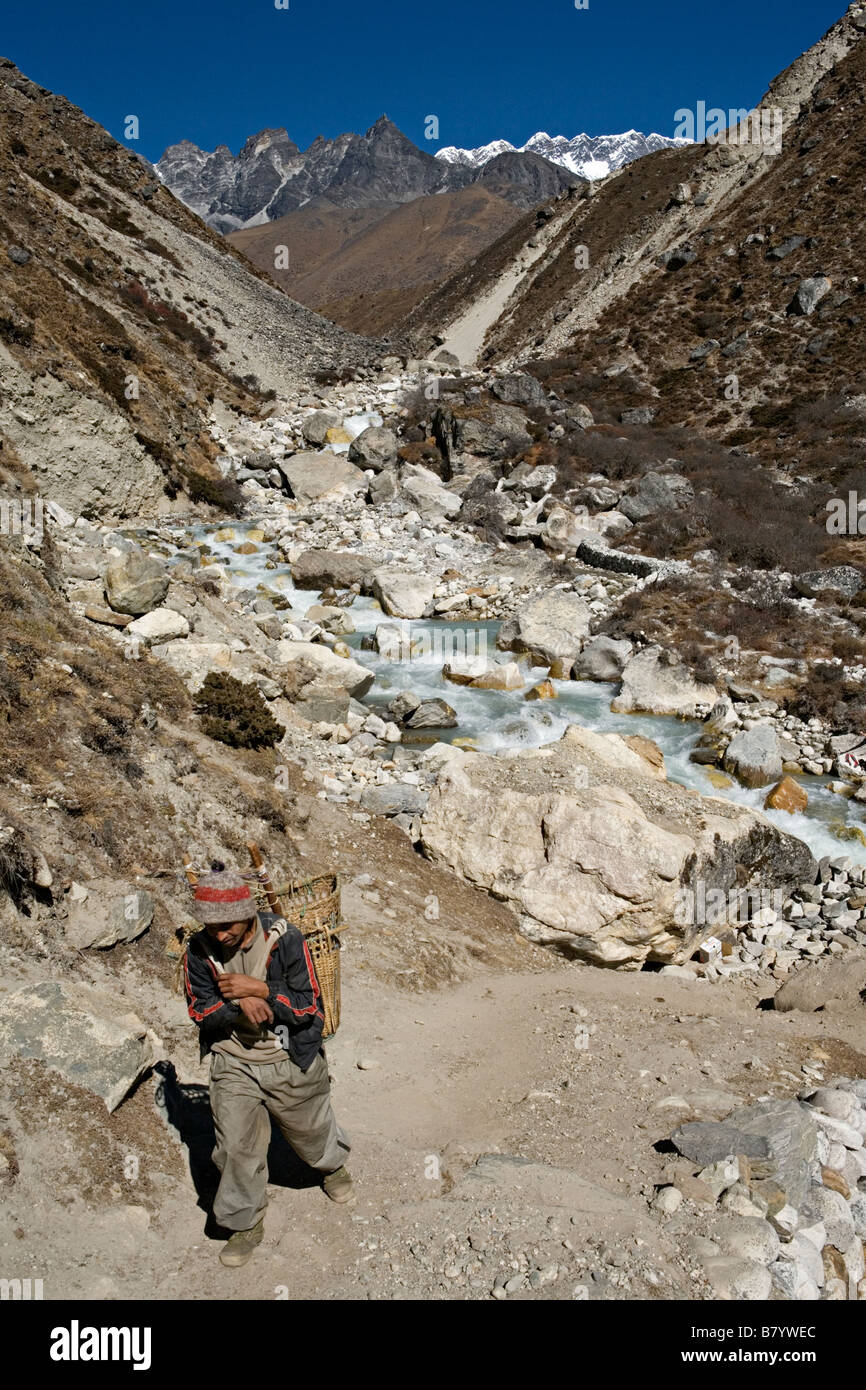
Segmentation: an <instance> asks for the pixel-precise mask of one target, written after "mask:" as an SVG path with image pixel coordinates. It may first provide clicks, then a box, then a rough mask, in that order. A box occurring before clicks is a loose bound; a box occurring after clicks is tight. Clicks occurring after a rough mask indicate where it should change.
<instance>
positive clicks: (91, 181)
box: [0, 60, 375, 518]
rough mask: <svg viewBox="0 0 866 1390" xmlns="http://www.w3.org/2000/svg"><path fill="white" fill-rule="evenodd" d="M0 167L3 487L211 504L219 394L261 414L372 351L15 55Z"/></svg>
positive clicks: (146, 505) (119, 509) (0, 79)
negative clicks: (258, 267)
mask: <svg viewBox="0 0 866 1390" xmlns="http://www.w3.org/2000/svg"><path fill="white" fill-rule="evenodd" d="M0 171H2V178H0V189H2V192H0V242H2V248H0V361H2V375H3V392H2V398H0V440H2V450H0V464H2V466H3V477H4V490H6V491H7V492H8V491H9V490H10V489H12V490H13V491H14V489H16V488H17V487H18V486H21V487H24V488H25V489H27V490H33V489H36V490H38V491H39V492H40V493H41V494H42V495H43V497H44V498H47V499H50V500H51V501H53V502H55V503H59V504H60V505H62V506H63V507H64V508H65V509H67V510H68V511H70V512H72V513H74V514H75V515H78V514H79V513H82V512H83V513H85V514H86V515H88V516H90V517H100V518H102V517H108V516H112V515H114V516H131V515H135V514H137V513H139V512H140V511H142V510H153V509H155V508H156V507H158V506H169V505H171V503H172V500H173V499H176V498H178V497H180V496H181V495H184V494H186V495H188V496H192V497H205V496H206V495H208V493H209V492H210V491H212V487H213V485H214V484H215V483H218V481H219V473H218V470H216V469H215V468H214V465H213V460H214V457H215V452H216V451H215V449H214V447H213V443H212V441H211V440H210V438H209V436H208V432H207V419H208V415H209V413H210V408H211V404H212V403H213V401H214V400H215V399H216V398H219V399H220V400H222V401H223V402H225V403H226V404H228V405H237V406H242V407H243V408H244V409H245V410H247V411H254V410H256V409H260V408H266V403H267V400H268V399H269V398H271V397H273V395H274V394H275V393H280V392H285V391H287V390H290V389H293V388H294V386H295V385H296V384H297V382H299V381H301V380H303V379H305V378H307V377H309V375H310V374H311V373H313V372H315V371H316V370H319V369H321V368H323V367H325V366H329V367H332V366H333V365H334V363H335V362H339V363H342V364H352V363H356V364H361V363H363V362H365V361H368V360H370V359H371V356H372V354H373V353H374V351H375V349H374V348H373V347H372V345H371V344H369V343H367V342H366V341H364V340H361V339H359V338H355V337H353V336H351V335H349V334H346V333H343V332H341V331H340V330H338V329H336V328H334V326H333V325H332V324H331V323H329V322H327V321H325V320H324V319H321V318H319V317H317V316H316V315H315V314H312V313H310V312H309V311H308V310H306V309H304V308H302V307H301V306H300V305H297V304H295V303H293V302H292V301H291V300H290V299H288V298H287V297H286V296H285V295H284V294H282V293H281V292H280V291H279V290H278V289H277V288H276V287H275V286H274V285H273V284H272V283H270V282H269V281H268V280H267V278H266V277H265V276H264V275H260V274H259V273H258V272H257V271H255V270H254V269H253V268H252V267H251V266H250V264H249V263H248V262H247V261H246V260H245V259H244V258H243V257H242V256H241V255H240V254H239V253H238V252H236V251H235V250H234V249H233V248H232V247H230V246H228V245H227V243H226V242H225V241H224V240H223V239H222V238H221V237H219V236H218V235H217V234H216V233H214V232H212V231H211V230H210V229H209V228H207V227H205V226H204V224H203V223H202V222H200V221H199V219H198V218H197V217H195V216H194V215H193V214H192V213H190V212H189V211H188V210H187V209H186V208H185V207H184V206H183V205H182V204H181V203H180V202H178V201H177V199H176V198H174V197H173V196H172V194H171V193H169V191H168V190H167V189H166V188H165V187H163V186H162V185H161V184H160V183H159V181H158V179H156V178H155V176H154V174H153V171H152V169H151V167H150V165H148V164H147V163H146V161H144V160H142V159H141V158H139V157H138V156H137V155H136V154H134V153H133V152H132V151H130V150H128V149H125V148H124V147H123V146H121V145H119V144H118V143H117V142H116V141H115V140H113V139H112V138H111V137H110V136H109V135H108V134H107V133H106V132H105V131H104V130H103V129H102V128H101V127H100V126H98V125H96V124H95V123H94V122H93V121H90V120H88V118H87V117H86V116H85V115H83V113H82V112H81V111H79V110H78V109H77V108H76V107H74V106H72V105H71V104H70V103H69V102H68V101H67V100H66V99H65V98H64V97H61V96H56V95H54V94H53V93H51V92H48V91H46V90H45V89H44V88H40V87H37V86H36V85H35V84H34V83H32V82H29V81H28V80H27V78H26V77H24V76H22V74H21V73H20V72H18V70H17V69H16V68H15V67H14V66H13V65H12V64H11V63H10V62H9V61H8V60H4V62H3V64H2V66H0ZM58 421H62V428H58Z"/></svg>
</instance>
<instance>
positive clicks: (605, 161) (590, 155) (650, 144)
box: [436, 130, 690, 179]
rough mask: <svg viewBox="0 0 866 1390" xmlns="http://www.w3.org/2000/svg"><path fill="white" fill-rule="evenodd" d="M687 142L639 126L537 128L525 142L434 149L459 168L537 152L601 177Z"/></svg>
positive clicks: (587, 175) (581, 175)
mask: <svg viewBox="0 0 866 1390" xmlns="http://www.w3.org/2000/svg"><path fill="white" fill-rule="evenodd" d="M689 143H690V142H689V141H688V140H682V139H670V138H668V136H666V135H642V134H641V133H640V131H639V130H627V131H626V132H625V133H624V134H623V135H575V136H574V137H573V138H572V139H571V140H569V139H568V137H567V136H565V135H548V134H547V133H546V131H539V132H538V133H537V134H536V135H533V136H531V138H530V139H529V140H527V142H526V144H525V145H520V146H519V147H518V146H515V145H512V144H510V142H509V141H508V140H494V141H492V143H491V144H489V145H479V146H478V148H477V149H474V150H462V149H458V148H457V147H456V146H455V145H448V146H446V148H445V149H442V150H439V151H438V152H437V155H436V158H437V159H441V160H443V161H444V162H445V163H446V164H458V165H460V166H461V167H462V168H469V169H481V168H483V167H484V166H485V165H486V164H488V163H489V162H490V160H491V159H496V158H498V157H499V155H503V154H512V153H513V154H537V155H541V157H542V159H547V160H549V161H550V163H551V164H558V165H560V167H561V168H563V169H568V171H569V172H570V173H572V174H576V175H577V176H578V178H582V179H602V178H606V177H607V175H608V174H611V173H613V172H614V170H615V169H621V168H622V166H623V165H624V164H630V163H631V162H632V160H634V159H642V158H643V156H644V155H647V154H655V152H656V150H667V149H675V148H677V147H679V146H680V145H687V144H689Z"/></svg>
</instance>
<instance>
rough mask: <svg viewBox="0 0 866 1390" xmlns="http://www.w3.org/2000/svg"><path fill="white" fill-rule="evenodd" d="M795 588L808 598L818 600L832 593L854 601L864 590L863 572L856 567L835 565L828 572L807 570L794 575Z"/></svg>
mask: <svg viewBox="0 0 866 1390" xmlns="http://www.w3.org/2000/svg"><path fill="white" fill-rule="evenodd" d="M794 588H795V589H796V590H797V592H798V593H800V594H803V595H804V596H805V597H806V598H816V597H817V596H818V595H819V594H825V593H828V592H830V591H834V592H836V593H840V594H841V595H842V597H843V598H846V599H852V598H853V597H854V595H855V594H858V593H859V592H860V590H861V589H862V588H863V571H862V570H859V569H855V567H854V565H833V566H832V567H831V568H830V569H826V570H807V572H806V573H805V574H795V575H794Z"/></svg>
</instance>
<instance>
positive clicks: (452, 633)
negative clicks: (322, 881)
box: [194, 523, 866, 864]
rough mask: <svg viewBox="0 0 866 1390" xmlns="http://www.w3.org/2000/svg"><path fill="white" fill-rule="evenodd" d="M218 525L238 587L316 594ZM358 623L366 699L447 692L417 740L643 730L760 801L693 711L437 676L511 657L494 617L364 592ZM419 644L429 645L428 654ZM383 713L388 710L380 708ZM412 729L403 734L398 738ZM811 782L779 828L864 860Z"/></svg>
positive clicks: (846, 825)
mask: <svg viewBox="0 0 866 1390" xmlns="http://www.w3.org/2000/svg"><path fill="white" fill-rule="evenodd" d="M218 529H219V528H217V527H199V528H196V531H195V533H194V535H195V539H197V540H206V541H207V543H208V546H209V547H210V551H211V555H212V557H213V559H214V560H215V561H217V562H218V563H219V564H220V565H221V566H222V567H223V568H224V569H225V570H226V572H227V573H228V574H230V576H231V580H232V582H233V583H234V584H236V585H237V586H238V587H240V588H250V589H255V588H256V587H257V586H258V585H259V584H263V585H265V586H267V587H268V588H270V589H272V590H277V591H278V592H279V593H281V594H283V595H284V596H285V597H286V598H287V599H288V600H289V601H290V603H291V606H292V608H293V610H294V611H295V613H297V614H298V615H303V614H305V613H306V612H307V610H308V608H310V607H311V606H312V605H313V604H315V603H318V601H319V595H318V594H317V593H315V592H313V591H312V590H308V589H296V588H295V586H294V584H293V582H292V577H291V568H290V566H289V565H287V564H283V563H280V562H278V563H277V565H276V566H275V567H274V568H271V569H269V568H267V565H268V563H271V564H273V562H274V559H275V555H274V551H273V549H272V547H270V546H268V545H262V548H261V550H260V551H259V553H258V554H255V555H238V554H236V553H235V546H236V545H237V543H238V541H239V540H241V539H242V537H243V533H244V532H245V531H246V530H248V529H250V527H249V523H247V524H244V523H240V524H238V525H234V526H233V527H232V530H233V533H234V539H232V540H223V541H218V540H215V539H214V532H215V531H216V530H218ZM347 611H348V613H349V615H350V616H351V619H352V622H353V623H354V625H355V632H354V633H353V634H350V635H348V636H346V637H345V638H343V639H342V640H344V641H345V642H346V643H347V644H348V646H350V647H351V648H352V649H353V650H352V655H353V656H354V657H355V659H356V660H357V661H359V662H360V663H361V664H363V665H364V666H367V667H368V668H369V669H370V670H372V671H374V672H375V676H376V680H375V683H374V685H373V687H372V688H371V690H370V692H369V694H368V695H367V696H366V697H365V699H364V703H365V704H367V705H369V706H370V708H371V709H375V710H377V712H382V713H384V708H385V706H386V705H387V704H388V703H389V702H390V701H391V700H393V699H394V697H395V696H396V695H398V694H399V693H400V692H401V691H404V690H410V691H412V692H413V694H415V695H416V696H418V697H420V698H421V699H427V698H434V697H436V698H439V699H443V700H446V701H447V703H448V704H449V705H451V707H452V709H453V710H454V711H455V713H456V715H457V720H458V724H457V727H456V728H450V729H436V730H424V731H423V733H421V731H419V734H421V737H420V738H419V736H418V735H416V736H415V737H416V738H418V739H419V741H428V742H435V741H436V740H437V739H439V740H442V741H452V740H454V739H461V740H463V739H471V740H472V744H471V746H472V747H475V748H477V749H478V750H479V751H482V752H491V753H495V752H498V751H500V750H504V749H519V748H527V747H538V746H539V745H541V744H545V743H553V742H556V741H557V740H558V739H559V738H560V737H561V736H562V734H563V733H564V731H565V729H566V728H567V727H568V725H569V724H574V723H577V724H583V725H585V726H587V727H588V728H591V729H594V730H596V731H597V732H599V733H618V734H642V735H644V736H645V737H647V738H651V739H652V740H653V741H654V742H655V743H657V744H658V746H659V748H660V749H661V751H662V753H663V754H664V759H665V767H666V768H667V774H668V777H669V778H670V779H671V780H672V781H675V782H679V783H681V784H682V785H683V786H686V787H693V788H695V789H696V790H697V791H699V792H701V793H702V794H704V795H706V796H721V797H724V798H726V799H728V800H731V801H737V802H740V803H741V804H743V805H746V806H750V807H752V808H753V809H755V810H762V809H763V804H764V798H765V796H766V794H767V788H766V787H764V788H758V789H756V790H750V789H749V788H746V787H743V786H741V785H740V784H739V783H738V782H736V781H734V780H733V779H731V780H730V782H729V784H728V785H726V786H719V785H714V782H713V778H712V776H711V771H712V770H711V769H707V768H705V767H702V766H700V765H699V764H697V763H693V762H691V761H690V756H689V755H690V754H691V752H692V750H693V749H694V747H695V745H696V744H697V742H698V739H699V736H700V733H701V725H700V723H697V722H695V721H691V720H681V719H674V718H670V717H664V716H654V715H649V714H641V715H635V714H614V713H613V712H612V711H611V708H610V702H611V700H612V699H613V697H614V695H615V694H616V693H617V687H616V686H614V685H607V684H602V683H599V682H595V681H553V686H554V689H555V690H556V694H557V698H556V699H555V700H532V701H527V700H526V699H525V698H524V696H525V693H526V691H527V690H528V689H529V688H530V685H533V684H535V683H536V682H537V681H540V680H543V679H544V678H545V677H546V675H547V669H546V668H538V669H537V670H535V671H533V672H532V673H531V676H532V678H531V680H528V681H527V683H526V685H525V686H524V688H523V690H517V691H508V692H506V691H499V690H473V689H470V688H469V687H468V686H463V685H455V684H453V683H452V682H451V681H447V680H445V679H444V678H443V676H442V667H443V665H444V664H445V663H446V662H448V661H454V660H455V657H456V658H459V656H460V655H461V653H462V652H464V651H465V650H467V649H468V651H469V654H472V653H473V652H476V653H479V654H486V655H487V657H488V659H489V660H490V661H491V662H495V661H496V660H497V659H498V660H505V661H507V660H509V659H512V654H511V653H503V652H498V651H497V649H496V631H497V626H498V625H497V624H496V623H470V622H465V621H461V622H458V623H449V622H445V621H426V620H418V621H413V622H411V623H404V622H401V621H400V620H398V619H396V618H389V617H387V616H386V615H385V614H384V613H383V612H382V610H381V608H380V607H379V605H378V604H377V603H376V602H375V601H374V600H373V599H370V598H364V597H360V598H358V599H356V600H355V602H354V603H353V604H352V606H351V608H349V609H348V610H347ZM380 623H385V624H388V625H391V626H396V627H398V628H399V629H400V631H401V633H405V634H406V636H407V638H411V639H419V638H420V639H422V640H421V646H422V647H423V649H424V650H423V651H422V653H421V655H420V656H419V657H413V658H411V659H410V658H409V656H408V649H409V641H408V640H405V641H404V643H403V646H402V651H403V652H405V653H406V655H405V657H403V658H401V659H397V660H391V659H388V658H387V657H385V656H382V655H381V654H380V653H378V652H375V651H363V650H362V649H361V641H362V638H363V636H364V634H365V633H371V632H373V631H375V629H376V627H378V626H379V624H380ZM425 652H426V655H425ZM386 717H387V716H386ZM411 737H412V735H411V733H409V735H408V736H406V735H404V741H405V742H407V743H408V742H409V741H410V738H411ZM796 780H797V781H798V782H800V783H802V785H803V787H804V788H805V789H806V791H807V792H808V796H809V806H808V810H807V811H805V812H803V813H797V814H794V815H792V814H790V813H789V812H786V811H765V812H764V814H765V815H766V816H768V817H769V819H770V820H772V821H773V822H774V823H775V824H776V825H777V826H778V827H779V828H780V829H781V830H785V831H787V832H788V833H789V834H793V835H797V836H798V837H799V838H800V839H802V840H805V841H806V843H807V844H808V845H809V847H810V848H811V850H812V852H813V854H814V855H815V856H816V857H817V858H820V857H821V856H822V855H828V854H829V855H831V856H832V857H834V858H835V857H837V856H840V855H845V854H847V855H848V856H849V857H850V858H851V859H852V860H853V861H854V862H855V863H862V864H866V846H864V845H863V844H862V842H861V841H860V839H859V837H858V836H857V835H856V834H855V833H852V830H853V828H854V827H857V828H858V829H860V830H862V829H863V822H862V819H861V814H860V807H859V805H858V804H857V803H850V802H849V801H847V800H846V799H845V798H844V797H842V796H839V795H838V794H836V793H834V792H831V791H830V790H829V789H828V782H829V780H830V779H828V778H826V777H810V776H807V775H805V774H803V775H798V776H797V778H796Z"/></svg>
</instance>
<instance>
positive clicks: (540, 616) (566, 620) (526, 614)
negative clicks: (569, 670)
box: [496, 589, 590, 666]
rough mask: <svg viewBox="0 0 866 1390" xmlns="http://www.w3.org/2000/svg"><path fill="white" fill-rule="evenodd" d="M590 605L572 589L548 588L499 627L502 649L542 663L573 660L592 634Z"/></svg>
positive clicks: (497, 643) (498, 639) (500, 646)
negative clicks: (590, 633)
mask: <svg viewBox="0 0 866 1390" xmlns="http://www.w3.org/2000/svg"><path fill="white" fill-rule="evenodd" d="M589 622H590V611H589V605H588V604H587V603H586V601H585V600H584V599H582V598H581V597H580V595H579V594H575V593H574V592H573V591H572V590H570V589H549V590H548V591H547V592H546V593H542V594H537V595H536V597H535V598H532V599H530V600H529V602H528V603H524V604H523V606H522V607H521V608H519V609H518V610H517V612H516V613H515V614H514V615H513V617H511V618H509V619H507V621H506V622H504V623H503V624H502V627H501V628H500V629H499V636H498V637H497V639H496V645H497V647H499V648H500V650H501V651H512V652H525V653H526V654H527V655H528V656H529V657H530V658H531V659H532V660H533V661H535V662H536V663H537V664H538V665H540V666H549V665H551V663H552V662H554V661H566V662H572V661H574V660H575V659H576V658H577V655H578V653H579V652H580V648H581V645H582V643H583V639H584V638H585V637H586V636H587V635H588V633H589Z"/></svg>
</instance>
